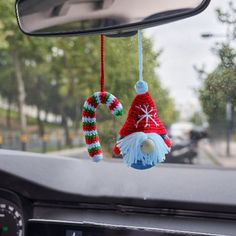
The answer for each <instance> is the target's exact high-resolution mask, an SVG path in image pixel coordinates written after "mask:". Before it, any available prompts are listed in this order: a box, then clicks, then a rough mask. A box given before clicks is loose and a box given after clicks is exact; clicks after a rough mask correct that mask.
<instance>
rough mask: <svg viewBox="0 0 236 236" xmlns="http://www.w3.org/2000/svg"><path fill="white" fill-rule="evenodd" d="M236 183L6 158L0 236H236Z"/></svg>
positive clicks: (3, 154) (69, 161) (199, 172)
mask: <svg viewBox="0 0 236 236" xmlns="http://www.w3.org/2000/svg"><path fill="white" fill-rule="evenodd" d="M235 179H236V171H235V170H225V169H213V168H198V167H190V166H176V165H166V164H164V165H159V166H158V167H156V168H153V169H152V170H148V171H141V172H140V171H136V170H133V169H129V168H127V167H126V166H125V165H123V163H120V162H117V161H110V162H106V161H104V162H103V163H101V164H96V163H92V162H90V161H87V160H78V159H73V158H64V157H57V156H47V155H40V154H32V153H22V152H14V151H5V150H1V151H0V235H1V236H8V235H11V236H14V235H22V236H23V235H26V234H27V236H28V235H29V236H42V235H43V236H47V235H59V236H60V235H63V236H67V235H68V236H77V235H78V236H87V235H88V236H90V235H96V236H100V235H104V236H106V235H108V234H109V235H118V234H122V235H126V234H127V235H134V236H135V235H137V236H139V235H144V234H145V235H150V236H151V235H157V236H159V235H160V236H162V235H236V185H235V184H234V180H235ZM49 226H50V227H49ZM53 227H54V228H53ZM55 227H58V228H59V229H60V230H59V231H58V232H60V234H59V233H55V232H56V231H55V230H57V229H56V228H55ZM26 228H27V231H26ZM13 229H14V230H15V231H14V232H17V234H12V232H13V231H11V232H10V230H13ZM35 229H37V230H36V231H35ZM43 229H44V231H40V230H43ZM53 229H54V231H50V230H53ZM92 229H93V230H92ZM91 230H92V231H91ZM40 232H41V233H40ZM94 232H96V233H95V234H94Z"/></svg>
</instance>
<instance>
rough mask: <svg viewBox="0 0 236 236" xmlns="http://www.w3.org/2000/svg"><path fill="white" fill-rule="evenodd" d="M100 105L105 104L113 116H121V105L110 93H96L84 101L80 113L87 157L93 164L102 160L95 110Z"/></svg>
mask: <svg viewBox="0 0 236 236" xmlns="http://www.w3.org/2000/svg"><path fill="white" fill-rule="evenodd" d="M100 104H106V105H107V107H108V108H109V110H110V112H111V113H112V114H113V115H115V116H121V115H122V114H123V107H122V105H121V103H120V102H119V100H118V99H117V98H116V97H115V96H114V95H112V94H111V93H108V92H96V93H94V94H93V95H92V96H90V97H89V98H88V99H87V100H86V101H85V103H84V106H83V113H82V122H83V131H84V135H85V141H86V145H87V149H88V152H89V155H90V157H91V158H92V160H93V161H95V162H98V161H100V160H101V159H102V158H103V155H102V148H101V144H100V140H99V136H98V132H97V126H96V110H97V107H98V106H99V105H100Z"/></svg>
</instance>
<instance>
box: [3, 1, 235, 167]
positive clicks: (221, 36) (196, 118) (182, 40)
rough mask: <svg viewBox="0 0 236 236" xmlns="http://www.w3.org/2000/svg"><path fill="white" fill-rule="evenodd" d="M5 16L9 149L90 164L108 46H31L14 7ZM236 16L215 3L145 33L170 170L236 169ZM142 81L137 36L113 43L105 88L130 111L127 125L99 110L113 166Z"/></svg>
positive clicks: (109, 42)
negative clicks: (93, 113) (86, 121)
mask: <svg viewBox="0 0 236 236" xmlns="http://www.w3.org/2000/svg"><path fill="white" fill-rule="evenodd" d="M0 12H1V16H0V85H1V86H0V147H1V148H4V149H11V150H22V151H30V152H39V153H53V154H58V155H64V156H71V157H73V158H78V159H87V160H88V161H89V157H88V154H87V149H86V146H85V140H84V134H83V130H82V115H83V113H82V109H83V105H84V102H85V100H86V99H87V97H88V96H91V95H92V94H93V93H94V92H96V91H99V90H100V37H99V36H89V37H67V38H66V37H61V38H36V37H32V38H31V37H27V36H24V35H23V34H22V33H21V32H20V31H19V29H18V27H17V24H16V19H15V14H14V1H13V0H9V1H2V2H1V3H0ZM235 12H236V4H233V2H229V1H227V0H223V1H222V0H214V1H212V2H211V4H210V6H209V7H208V8H207V9H206V11H204V12H203V13H201V14H200V15H198V16H195V17H192V18H189V19H186V20H181V21H178V22H176V23H171V24H168V25H163V26H159V27H155V28H150V29H147V30H144V31H143V77H144V80H145V81H146V82H147V83H148V85H149V92H150V94H151V96H152V98H153V100H154V102H155V104H156V106H157V112H158V117H159V118H160V119H161V121H162V122H163V123H164V124H165V127H166V128H167V130H168V133H169V137H170V138H171V140H172V149H171V152H170V153H169V154H168V155H167V157H166V160H165V163H168V164H170V163H172V164H173V163H175V164H194V165H196V166H214V167H236V126H235V124H236V115H235V111H236V92H235V91H236V14H235ZM138 78H139V66H138V38H137V35H135V36H132V37H127V38H108V37H106V39H105V89H106V91H108V92H109V93H112V94H114V95H115V96H116V97H117V98H118V99H119V100H120V102H121V103H122V104H123V107H124V114H123V116H121V117H118V118H116V117H114V116H112V114H111V113H110V112H109V110H108V109H107V107H106V106H101V107H99V109H98V110H97V119H96V124H97V127H98V132H99V138H100V141H101V144H102V149H103V153H104V159H105V161H107V162H112V163H113V162H122V158H121V157H120V156H118V157H117V156H115V155H114V154H113V151H112V150H113V146H114V144H115V143H116V140H117V137H118V134H119V130H120V128H121V127H122V124H123V123H124V121H125V120H126V119H127V115H128V110H129V107H130V105H131V103H132V101H133V99H134V97H135V95H136V93H135V90H134V85H135V83H136V82H137V81H138ZM147 109H148V108H147ZM145 119H146V118H145ZM137 122H139V121H138V120H137Z"/></svg>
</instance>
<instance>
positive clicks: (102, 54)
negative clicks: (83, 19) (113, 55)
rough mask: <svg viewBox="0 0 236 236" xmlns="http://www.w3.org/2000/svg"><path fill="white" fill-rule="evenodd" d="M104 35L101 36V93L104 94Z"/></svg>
mask: <svg viewBox="0 0 236 236" xmlns="http://www.w3.org/2000/svg"><path fill="white" fill-rule="evenodd" d="M104 41H105V39H104V34H102V35H101V92H104V80H105V72H104V71H105V69H104V54H105V53H104V51H105V50H104Z"/></svg>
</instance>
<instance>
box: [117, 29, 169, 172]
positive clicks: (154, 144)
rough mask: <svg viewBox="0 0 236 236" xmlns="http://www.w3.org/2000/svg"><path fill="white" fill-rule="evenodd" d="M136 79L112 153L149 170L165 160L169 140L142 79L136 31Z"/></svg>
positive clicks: (140, 42) (140, 47)
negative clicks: (137, 64)
mask: <svg viewBox="0 0 236 236" xmlns="http://www.w3.org/2000/svg"><path fill="white" fill-rule="evenodd" d="M138 44H139V81H138V82H137V83H136V85H135V90H136V93H137V95H136V97H135V98H134V100H133V102H132V105H131V107H130V109H129V112H128V117H127V119H126V121H125V123H124V124H123V126H122V128H121V130H120V132H119V139H118V141H117V142H116V145H115V147H114V154H115V155H117V156H120V155H122V156H123V158H124V161H125V163H126V164H127V165H128V166H129V167H133V168H135V169H141V170H142V169H148V168H151V167H153V166H155V165H156V164H157V163H160V162H162V161H164V160H165V155H166V154H167V153H168V152H169V151H170V147H171V142H170V139H169V137H168V135H167V130H166V128H165V127H164V125H163V123H162V122H161V121H160V119H159V117H158V114H157V110H156V106H155V104H154V101H153V99H152V97H151V96H150V94H149V92H148V85H147V83H146V82H145V81H144V80H143V75H142V74H143V73H142V72H143V61H142V59H143V58H142V35H141V32H140V31H138Z"/></svg>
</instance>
